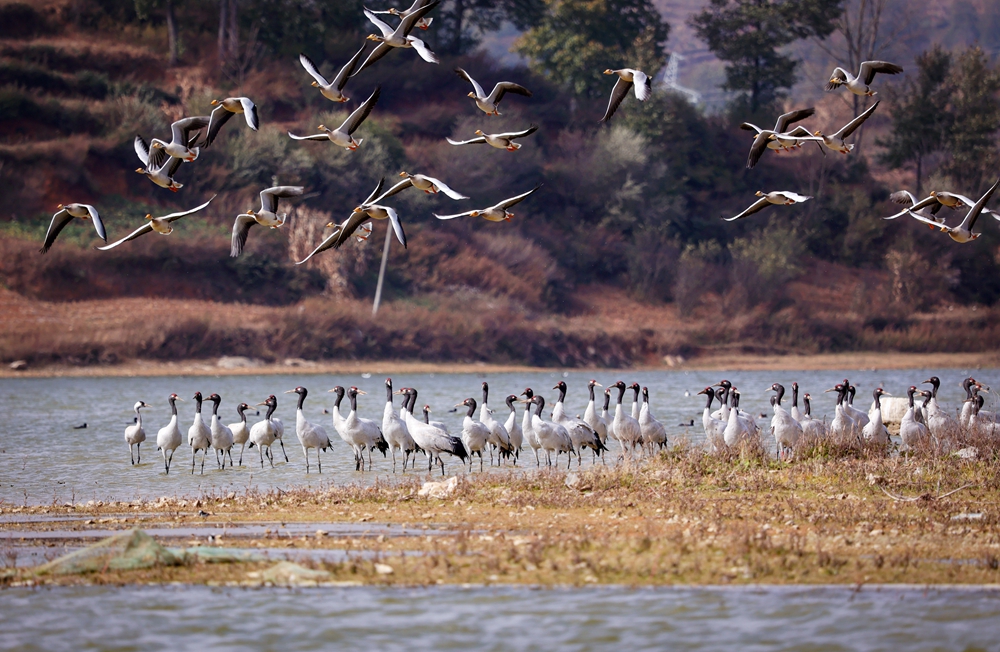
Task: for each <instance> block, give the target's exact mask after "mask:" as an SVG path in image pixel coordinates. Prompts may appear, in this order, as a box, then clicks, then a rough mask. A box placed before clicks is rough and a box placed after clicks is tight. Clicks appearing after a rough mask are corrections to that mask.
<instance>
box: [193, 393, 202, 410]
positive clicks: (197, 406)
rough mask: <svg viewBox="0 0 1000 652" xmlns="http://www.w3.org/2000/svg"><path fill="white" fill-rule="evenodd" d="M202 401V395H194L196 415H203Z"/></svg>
mask: <svg viewBox="0 0 1000 652" xmlns="http://www.w3.org/2000/svg"><path fill="white" fill-rule="evenodd" d="M202 400H203V399H202V398H201V394H195V395H194V403H195V406H194V413H195V414H201V402H202Z"/></svg>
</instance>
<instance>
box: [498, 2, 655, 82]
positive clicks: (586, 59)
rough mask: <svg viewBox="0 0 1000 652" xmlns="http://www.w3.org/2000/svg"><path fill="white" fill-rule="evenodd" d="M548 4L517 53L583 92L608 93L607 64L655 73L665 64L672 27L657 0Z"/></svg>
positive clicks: (524, 37) (540, 70)
mask: <svg viewBox="0 0 1000 652" xmlns="http://www.w3.org/2000/svg"><path fill="white" fill-rule="evenodd" d="M545 6H546V11H545V13H544V15H543V17H542V18H541V19H540V20H539V21H538V22H537V23H536V24H535V26H534V27H532V28H531V29H530V30H528V31H527V32H526V33H525V34H524V35H523V36H522V37H521V38H520V39H519V40H518V42H517V44H516V46H515V51H516V52H517V53H519V54H522V55H524V56H526V57H528V58H529V59H531V62H532V63H531V67H532V68H533V69H534V70H537V71H539V72H541V73H543V74H546V75H548V76H549V77H551V78H552V79H553V80H554V81H555V82H556V83H558V84H561V85H565V86H567V87H569V88H570V89H571V90H572V91H573V92H574V93H576V94H577V95H582V96H584V97H599V96H602V95H604V94H605V93H607V92H608V89H609V86H608V81H607V78H605V77H604V76H603V74H602V73H603V72H604V70H605V69H607V68H625V67H628V68H638V69H641V70H642V71H643V72H645V73H646V74H647V75H653V74H655V73H656V71H657V70H658V69H659V67H660V65H661V64H662V60H663V44H664V42H666V40H667V35H668V33H669V31H670V26H669V25H668V24H667V23H665V22H664V21H663V18H662V17H661V16H660V12H659V11H657V9H656V7H655V6H654V5H653V3H652V0H545Z"/></svg>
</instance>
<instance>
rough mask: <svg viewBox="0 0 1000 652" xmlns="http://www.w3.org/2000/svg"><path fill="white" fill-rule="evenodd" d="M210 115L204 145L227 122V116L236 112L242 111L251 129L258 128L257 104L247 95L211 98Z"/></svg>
mask: <svg viewBox="0 0 1000 652" xmlns="http://www.w3.org/2000/svg"><path fill="white" fill-rule="evenodd" d="M212 106H214V107H215V109H213V110H212V115H211V116H209V122H208V133H207V135H206V136H205V142H204V143H203V146H204V147H208V146H209V145H211V144H212V143H213V142H214V141H215V137H216V136H218V135H219V130H220V129H222V125H224V124H226V123H227V122H229V118H231V117H233V116H234V115H236V114H237V113H242V114H243V117H244V119H246V121H247V126H248V127H250V129H252V130H253V131H257V130H258V129H259V128H260V118H258V117H257V105H255V104H254V103H253V102H252V101H251V100H250V98H249V97H227V98H226V99H224V100H212Z"/></svg>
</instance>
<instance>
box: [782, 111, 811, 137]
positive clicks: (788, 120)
mask: <svg viewBox="0 0 1000 652" xmlns="http://www.w3.org/2000/svg"><path fill="white" fill-rule="evenodd" d="M815 113H816V109H814V108H813V107H809V108H808V109H798V110H796V111H789V112H788V113H782V114H781V115H779V116H778V121H777V122H775V123H774V130H775V131H776V132H777V133H779V134H780V133H782V132H783V131H785V130H786V129H788V125H790V124H794V123H796V122H799V121H800V120H805V119H806V118H809V117H812V116H813V114H815Z"/></svg>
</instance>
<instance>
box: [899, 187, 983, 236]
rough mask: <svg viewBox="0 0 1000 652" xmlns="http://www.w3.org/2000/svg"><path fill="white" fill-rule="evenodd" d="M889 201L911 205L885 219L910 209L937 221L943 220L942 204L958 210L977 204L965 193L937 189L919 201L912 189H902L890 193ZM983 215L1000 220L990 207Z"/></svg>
mask: <svg viewBox="0 0 1000 652" xmlns="http://www.w3.org/2000/svg"><path fill="white" fill-rule="evenodd" d="M889 201H891V202H893V203H894V204H901V205H903V206H909V208H908V209H906V208H904V209H903V210H901V211H899V212H898V213H896V214H895V215H890V216H889V217H883V218H882V219H883V220H894V219H896V218H897V217H900V216H902V215H906V214H907V213H908V212H909V211H913V212H914V213H919V214H921V215H923V216H924V217H926V218H928V219H931V220H934V221H935V222H943V221H944V218H943V217H937V214H938V211H940V210H941V207H942V206H947V207H948V208H950V209H952V210H958V209H959V208H965V209H969V208H972V207H973V206H975V205H976V202H975V200H972V199H969V198H968V197H966V196H965V195H959V194H958V193H955V192H942V191H937V190H932V191H931V192H930V195H929V196H927V197H925V198H924V199H921V200H920V201H917V198H916V197H914V196H913V194H912V193H910V191H908V190H900V191H899V192H894V193H892V194H891V195H889ZM928 208H929V209H930V210H929V214H928V210H927V209H928ZM983 215H992V216H993V218H994V219H997V220H1000V217H998V216H997V214H996V213H994V212H993V211H991V210H990V209H988V208H983ZM930 228H932V229H933V228H934V227H933V226H932V227H930Z"/></svg>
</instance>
